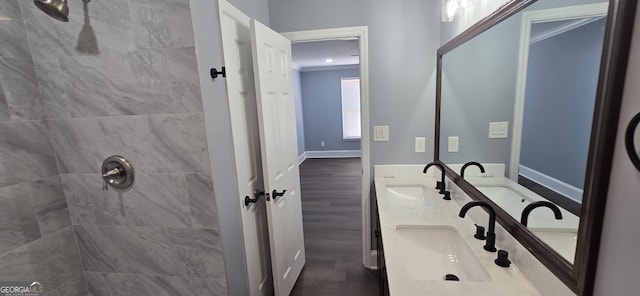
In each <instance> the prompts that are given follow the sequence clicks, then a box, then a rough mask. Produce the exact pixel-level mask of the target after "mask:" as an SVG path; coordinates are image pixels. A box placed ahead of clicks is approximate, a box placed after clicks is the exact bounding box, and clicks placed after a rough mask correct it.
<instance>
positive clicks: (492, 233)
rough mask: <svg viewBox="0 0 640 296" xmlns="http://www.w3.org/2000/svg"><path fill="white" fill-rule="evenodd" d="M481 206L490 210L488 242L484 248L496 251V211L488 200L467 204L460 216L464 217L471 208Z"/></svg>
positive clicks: (461, 210)
mask: <svg viewBox="0 0 640 296" xmlns="http://www.w3.org/2000/svg"><path fill="white" fill-rule="evenodd" d="M475 206H479V207H483V208H485V209H486V210H487V211H488V212H489V225H488V228H489V229H488V230H487V242H486V243H485V244H484V249H485V250H486V251H488V252H495V251H496V211H495V210H493V207H492V206H491V205H490V204H488V203H487V202H484V201H480V200H476V201H471V202H468V203H467V204H465V205H464V206H463V207H462V208H461V209H460V213H459V214H458V216H459V217H460V218H464V216H465V215H466V214H467V211H469V209H471V208H473V207H475Z"/></svg>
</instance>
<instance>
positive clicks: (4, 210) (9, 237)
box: [0, 183, 41, 254]
mask: <svg viewBox="0 0 640 296" xmlns="http://www.w3.org/2000/svg"><path fill="white" fill-rule="evenodd" d="M30 195H31V187H30V186H29V183H22V184H17V185H13V186H9V187H4V188H0V254H4V253H5V252H8V251H10V250H13V249H15V248H17V247H20V246H22V245H24V244H26V243H28V242H31V241H34V240H36V239H38V238H40V236H41V234H40V229H39V228H38V221H37V219H36V215H35V213H34V210H33V206H32V205H31V200H30Z"/></svg>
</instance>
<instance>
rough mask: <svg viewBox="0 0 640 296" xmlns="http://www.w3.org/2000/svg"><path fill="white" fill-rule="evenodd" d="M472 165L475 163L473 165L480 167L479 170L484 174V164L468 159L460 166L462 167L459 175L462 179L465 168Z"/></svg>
mask: <svg viewBox="0 0 640 296" xmlns="http://www.w3.org/2000/svg"><path fill="white" fill-rule="evenodd" d="M472 165H475V166H477V167H478V168H480V172H481V173H483V174H484V172H485V170H484V166H482V164H480V163H479V162H475V161H470V162H467V163H465V164H464V165H463V166H462V168H461V169H460V177H461V178H462V179H464V170H466V169H467V167H469V166H472Z"/></svg>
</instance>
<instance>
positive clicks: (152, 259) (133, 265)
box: [74, 225, 187, 276]
mask: <svg viewBox="0 0 640 296" xmlns="http://www.w3.org/2000/svg"><path fill="white" fill-rule="evenodd" d="M74 228H75V230H76V234H77V237H78V244H79V246H80V255H81V256H82V260H83V263H84V268H85V269H84V270H85V271H94V272H109V273H132V274H145V275H160V276H185V275H186V274H187V266H186V263H185V262H184V260H183V259H182V258H181V256H180V254H179V253H178V249H177V248H176V247H175V246H174V245H173V244H172V243H171V242H170V241H169V240H168V238H167V235H166V233H165V231H164V229H163V228H150V227H113V226H95V225H76V226H74Z"/></svg>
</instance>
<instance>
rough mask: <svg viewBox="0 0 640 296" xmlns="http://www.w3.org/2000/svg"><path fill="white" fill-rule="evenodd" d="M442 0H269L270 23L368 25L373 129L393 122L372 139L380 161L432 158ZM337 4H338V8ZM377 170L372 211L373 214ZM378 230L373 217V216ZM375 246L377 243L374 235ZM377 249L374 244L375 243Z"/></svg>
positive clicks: (374, 158)
mask: <svg viewBox="0 0 640 296" xmlns="http://www.w3.org/2000/svg"><path fill="white" fill-rule="evenodd" d="M440 2H441V1H423V0H406V1H368V0H353V1H341V0H327V1H315V0H271V1H270V2H269V14H270V18H271V27H272V28H274V30H276V31H278V32H291V31H301V30H312V29H326V28H337V27H352V26H368V28H369V92H370V96H369V105H370V106H369V119H370V126H369V131H372V129H373V126H376V125H388V126H389V138H390V141H389V142H373V139H371V141H372V142H370V149H371V161H370V163H371V171H372V172H373V166H374V165H376V164H415V163H427V162H431V161H432V160H433V144H432V143H434V142H433V132H434V114H435V80H436V76H435V74H436V73H435V72H436V50H437V49H438V47H439V43H440V42H439V41H440V35H439V34H440ZM336 7H339V9H336ZM415 137H426V138H427V143H426V148H427V149H426V153H415V152H414V138H415ZM373 177H374V176H373V174H372V176H371V180H370V184H371V186H370V189H371V190H370V194H371V203H372V206H371V216H372V217H375V216H376V215H375V190H373ZM372 229H375V219H372ZM371 237H372V245H373V246H375V241H374V239H373V238H374V236H373V234H372V235H371ZM374 248H375V247H374Z"/></svg>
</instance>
